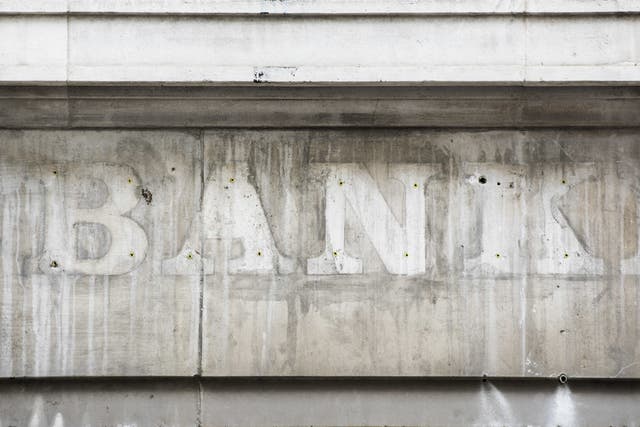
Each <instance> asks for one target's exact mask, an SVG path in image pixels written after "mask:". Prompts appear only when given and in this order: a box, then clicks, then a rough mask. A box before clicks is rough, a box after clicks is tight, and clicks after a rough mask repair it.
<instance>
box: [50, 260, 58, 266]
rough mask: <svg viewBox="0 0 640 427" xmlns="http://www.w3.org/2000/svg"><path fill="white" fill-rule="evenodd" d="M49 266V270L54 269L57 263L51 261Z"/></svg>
mask: <svg viewBox="0 0 640 427" xmlns="http://www.w3.org/2000/svg"><path fill="white" fill-rule="evenodd" d="M49 266H50V267H51V268H56V267H58V262H57V261H55V260H54V261H51V264H49Z"/></svg>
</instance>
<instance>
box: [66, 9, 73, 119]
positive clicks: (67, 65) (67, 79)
mask: <svg viewBox="0 0 640 427" xmlns="http://www.w3.org/2000/svg"><path fill="white" fill-rule="evenodd" d="M66 19H67V30H66V31H67V33H66V35H65V37H66V39H67V52H66V54H65V70H64V76H65V81H66V85H65V88H64V90H65V101H66V104H67V120H66V123H67V128H70V127H71V123H72V120H71V99H70V97H69V55H70V54H71V49H70V42H69V2H68V1H67V13H66Z"/></svg>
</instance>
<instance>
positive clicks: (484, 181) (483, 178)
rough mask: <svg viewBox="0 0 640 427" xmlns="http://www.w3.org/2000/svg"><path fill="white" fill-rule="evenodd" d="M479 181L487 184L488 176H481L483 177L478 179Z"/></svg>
mask: <svg viewBox="0 0 640 427" xmlns="http://www.w3.org/2000/svg"><path fill="white" fill-rule="evenodd" d="M478 182H479V183H480V184H486V183H487V178H485V177H484V176H481V177H480V178H479V179H478Z"/></svg>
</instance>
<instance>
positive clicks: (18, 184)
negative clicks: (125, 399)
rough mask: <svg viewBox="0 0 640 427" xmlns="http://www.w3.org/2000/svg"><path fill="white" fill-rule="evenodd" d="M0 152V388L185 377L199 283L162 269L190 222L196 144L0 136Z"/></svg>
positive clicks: (166, 136)
mask: <svg viewBox="0 0 640 427" xmlns="http://www.w3.org/2000/svg"><path fill="white" fill-rule="evenodd" d="M0 146H1V147H2V150H1V151H0V207H1V208H0V224H2V227H1V232H0V242H1V250H2V262H1V263H0V271H1V272H2V274H1V275H0V288H1V289H2V291H1V292H0V343H1V345H0V376H3V377H17V376H82V375H90V376H97V375H193V374H195V373H196V372H197V363H198V339H199V338H198V327H199V295H200V281H199V277H198V276H175V275H172V274H171V264H170V263H169V264H167V267H163V265H164V264H163V263H164V261H165V260H167V259H171V258H173V257H175V254H176V253H177V250H178V248H179V245H180V243H179V242H180V241H181V240H183V239H184V238H183V237H182V236H184V235H186V233H187V231H188V229H187V227H188V226H189V222H188V221H187V220H186V218H193V217H194V216H195V215H196V214H197V211H198V203H199V200H200V190H199V189H200V173H201V172H200V159H201V153H200V141H199V139H198V138H197V135H195V136H194V135H193V134H189V133H185V132H119V131H83V132H68V131H59V132H53V131H51V132H40V131H3V132H0ZM196 262H197V261H195V260H193V261H192V263H196ZM163 268H165V270H163ZM167 268H168V269H167Z"/></svg>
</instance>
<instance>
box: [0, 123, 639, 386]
mask: <svg viewBox="0 0 640 427" xmlns="http://www.w3.org/2000/svg"><path fill="white" fill-rule="evenodd" d="M2 140H3V154H2V171H3V179H2V196H3V211H2V224H3V227H2V230H3V235H2V236H3V238H2V242H3V246H2V247H3V264H2V273H3V274H2V285H3V286H2V288H3V293H2V297H3V307H4V310H3V322H2V337H3V342H5V343H10V345H7V346H4V347H3V348H2V352H1V354H2V361H3V363H2V374H3V375H4V376H9V377H13V376H75V375H116V376H121V375H194V374H197V373H202V374H203V375H213V376H238V375H239V376H253V375H268V376H278V375H293V376H300V375H302V376H335V375H337V376H353V375H366V376H389V375H394V376H395V375H409V376H423V375H435V376H456V375H470V376H482V375H483V374H486V375H490V376H501V377H502V376H508V377H513V376H518V377H519V376H553V377H555V376H557V375H558V374H559V373H561V372H565V373H567V374H568V375H570V376H571V377H576V376H582V377H609V376H610V377H614V376H622V377H635V376H637V375H638V372H639V371H638V369H639V368H638V365H636V364H635V363H634V361H635V359H636V352H637V345H638V337H637V330H638V317H637V314H636V312H637V310H636V309H635V307H636V306H637V303H638V300H637V292H636V287H637V275H638V271H637V270H638V256H640V255H639V248H638V242H639V240H638V226H639V225H638V214H637V211H638V209H637V192H636V186H637V183H638V179H640V177H639V176H638V171H639V170H640V169H639V168H638V162H640V152H639V151H638V147H640V145H639V144H638V141H637V135H636V133H635V131H623V130H620V131H601V130H600V131H594V130H590V131H548V130H546V131H542V130H538V131H535V130H530V131H505V130H501V131H480V130H478V131H444V130H440V131H436V130H393V131H388V130H382V129H376V130H313V131H310V130H258V131H245V130H210V131H204V132H175V131H117V132H114V131H5V132H3V133H2ZM87 141H91V143H87ZM200 304H202V309H203V317H202V318H200V314H199V313H200ZM470 316H471V317H473V318H474V319H476V320H474V321H473V322H471V321H470ZM248 350H250V351H248Z"/></svg>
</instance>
